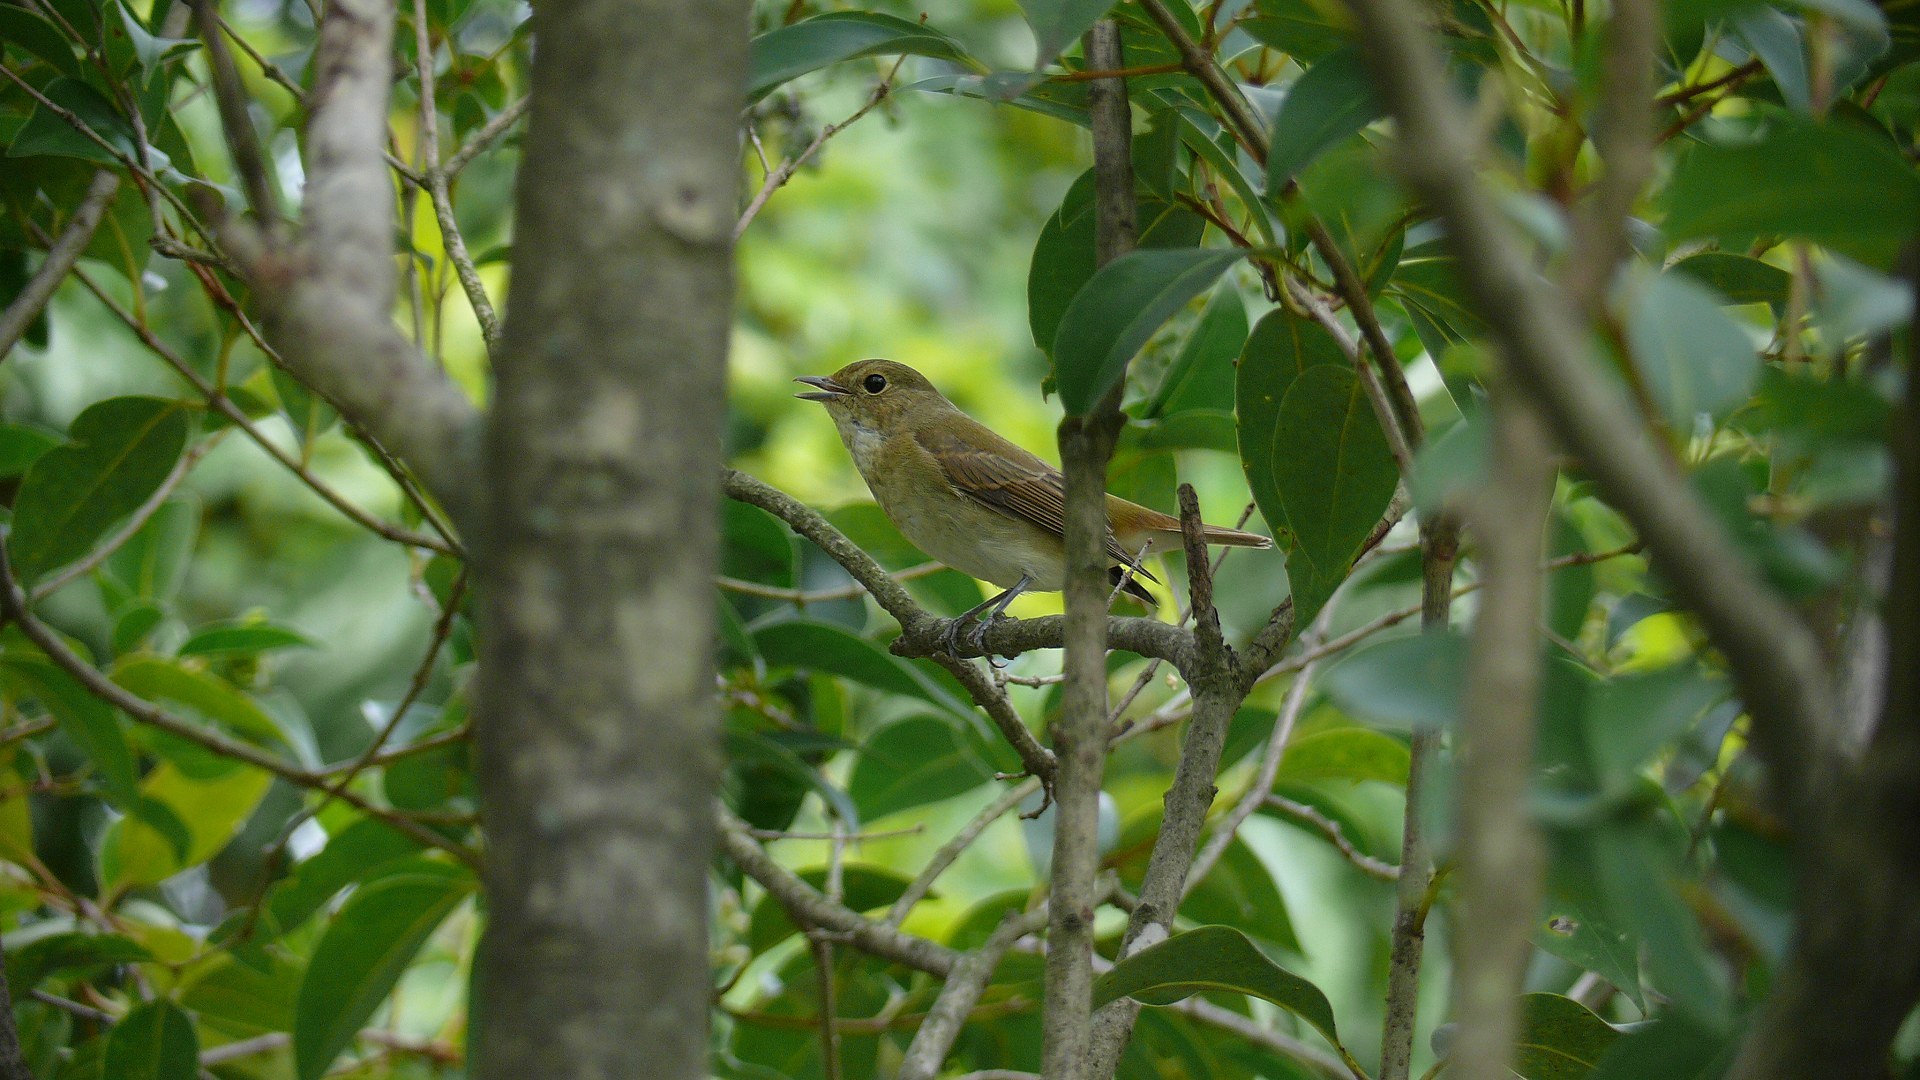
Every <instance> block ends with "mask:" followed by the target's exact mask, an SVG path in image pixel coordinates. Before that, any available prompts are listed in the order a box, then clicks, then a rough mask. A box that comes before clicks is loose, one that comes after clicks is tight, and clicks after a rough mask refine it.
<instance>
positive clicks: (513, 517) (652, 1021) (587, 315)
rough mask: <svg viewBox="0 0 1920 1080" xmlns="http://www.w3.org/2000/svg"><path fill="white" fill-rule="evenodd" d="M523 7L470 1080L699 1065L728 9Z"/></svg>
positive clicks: (485, 687) (727, 288)
mask: <svg viewBox="0 0 1920 1080" xmlns="http://www.w3.org/2000/svg"><path fill="white" fill-rule="evenodd" d="M538 23H539V39H538V40H539V47H538V49H537V52H536V61H535V65H534V72H533V103H532V119H531V122H530V124H531V126H530V129H529V134H528V137H527V144H526V162H525V165H524V166H523V168H522V169H521V172H520V177H519V188H518V192H517V197H518V210H517V215H518V216H517V219H516V226H515V231H516V239H515V251H514V264H513V266H514V288H513V290H512V294H511V296H510V299H509V304H508V308H507V332H506V338H505V349H504V353H503V358H502V360H501V362H500V363H499V364H498V366H497V368H496V378H497V382H496V388H495V395H494V397H495V403H494V408H493V412H492V416H491V420H490V425H489V431H488V441H487V472H488V475H489V477H490V479H491V482H492V493H491V498H490V500H489V504H488V505H486V506H484V507H482V508H481V510H480V512H479V513H478V514H477V515H476V518H477V520H478V521H479V522H480V524H481V528H482V535H481V536H480V537H478V538H477V540H478V543H477V544H476V545H475V547H476V560H477V569H478V571H479V581H480V587H481V592H480V596H481V601H482V604H483V605H484V606H483V612H482V619H483V623H484V630H485V632H484V635H483V638H482V642H483V644H482V648H483V654H484V655H483V657H482V663H481V670H482V673H483V674H482V679H483V683H482V686H481V697H480V702H481V706H480V720H479V728H478V740H479V754H480V774H481V781H482V783H483V785H484V788H485V791H486V810H485V814H486V820H485V825H486V828H487V835H488V843H489V850H488V853H487V878H488V881H487V884H488V897H489V904H490V907H489V911H488V917H489V923H488V928H487V934H486V939H485V942H484V944H483V947H482V950H481V958H480V964H481V967H480V986H479V1001H478V1007H477V1010H476V1012H477V1015H476V1017H475V1024H476V1026H477V1029H478V1031H477V1047H478V1054H477V1063H476V1064H477V1073H476V1075H478V1076H481V1077H487V1078H508V1077H511V1078H514V1080H525V1078H533V1077H567V1078H569V1080H573V1078H589V1077H600V1078H606V1080H618V1078H625V1077H637V1076H646V1077H657V1078H661V1080H670V1078H679V1077H704V1076H705V1075H706V1074H707V1067H706V1066H707V1061H706V1058H707V1038H706V1031H707V1015H708V997H709V994H710V986H709V983H708V963H707V903H706V878H707V867H708V864H709V860H710V854H709V853H710V852H711V850H712V846H713V834H712V833H713V824H712V822H713V811H712V799H713V796H714V792H715V790H716V787H717V779H718V772H719V764H720V759H719V753H718V740H717V728H716V713H715V707H714V704H713V652H712V636H713V624H714V610H713V593H712V588H713V585H712V581H713V574H714V572H715V569H716V562H717V559H716V549H717V542H718V536H717V527H716V516H715V515H716V505H717V501H718V497H719V480H720V467H721V440H720V432H721V430H722V427H723V419H724V404H725V397H724V395H725V352H726V341H727V330H728V325H729V321H730V316H731V305H732V277H731V252H730V246H731V236H732V226H733V220H734V213H735V207H736V198H737V196H736V192H735V187H736V182H737V176H738V162H737V138H736V131H737V128H738V119H739V110H740V108H741V104H742V101H743V90H742V88H743V86H744V71H745V66H746V29H747V10H746V5H745V4H744V3H740V2H737V0H727V2H718V3H702V4H680V3H670V2H665V0H553V2H550V3H543V4H542V5H541V6H540V10H539V14H538Z"/></svg>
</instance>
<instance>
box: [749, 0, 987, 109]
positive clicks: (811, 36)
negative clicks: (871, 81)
mask: <svg viewBox="0 0 1920 1080" xmlns="http://www.w3.org/2000/svg"><path fill="white" fill-rule="evenodd" d="M903 54H904V55H910V56H931V57H936V58H938V59H942V60H955V61H963V62H964V61H966V60H967V53H966V50H965V49H964V48H962V47H961V45H960V43H959V42H957V41H955V40H954V39H952V38H950V37H948V36H947V35H945V34H943V33H941V32H940V31H938V30H935V29H933V28H932V27H930V26H925V25H922V24H920V23H917V22H911V21H909V20H906V19H902V18H900V17H898V16H895V15H886V14H882V13H880V12H876V11H836V12H828V13H827V14H824V15H815V16H814V17H812V18H810V19H802V20H800V21H799V22H797V23H794V24H792V25H791V26H782V27H780V28H778V29H775V30H770V31H768V32H767V33H764V34H761V35H760V36H759V37H756V38H754V39H753V47H752V52H751V54H750V59H749V62H748V75H747V100H749V101H758V100H759V99H760V98H762V97H765V96H766V95H767V94H768V93H769V92H771V91H772V90H773V89H774V88H775V87H777V86H779V85H780V84H781V83H784V82H787V81H788V80H790V79H796V78H799V77H800V76H802V75H805V74H806V73H808V72H810V71H818V70H819V69H821V68H823V67H826V66H827V65H829V64H837V63H840V62H841V61H843V60H853V59H857V58H859V57H862V56H881V55H885V56H895V55H903Z"/></svg>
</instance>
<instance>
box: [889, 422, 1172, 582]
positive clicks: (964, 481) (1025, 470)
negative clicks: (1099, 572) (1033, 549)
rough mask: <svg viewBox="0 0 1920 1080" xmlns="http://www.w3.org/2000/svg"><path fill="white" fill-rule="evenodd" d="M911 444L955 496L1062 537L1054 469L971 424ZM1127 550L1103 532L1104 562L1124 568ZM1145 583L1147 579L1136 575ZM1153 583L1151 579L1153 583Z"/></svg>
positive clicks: (1060, 493) (1060, 483) (1061, 488)
mask: <svg viewBox="0 0 1920 1080" xmlns="http://www.w3.org/2000/svg"><path fill="white" fill-rule="evenodd" d="M913 437H914V440H915V441H916V442H918V443H919V444H920V446H921V447H922V448H923V449H925V450H926V451H927V452H928V453H929V454H931V455H933V459H934V460H935V461H937V462H939V463H940V469H941V471H942V472H944V473H945V474H946V477H947V482H948V483H950V484H952V485H953V486H954V489H955V490H956V491H959V492H960V493H961V494H962V495H965V496H967V497H968V498H971V499H973V500H975V501H977V502H979V503H981V504H982V505H984V506H987V507H990V508H991V509H994V510H997V511H999V512H1000V513H1002V514H1005V515H1007V516H1008V517H1010V518H1014V519H1016V520H1020V521H1026V522H1029V523H1031V524H1034V525H1038V526H1039V527H1040V528H1042V529H1045V530H1047V531H1048V532H1050V533H1052V534H1054V535H1055V536H1064V535H1066V517H1065V513H1066V502H1067V482H1066V478H1065V477H1063V476H1061V475H1060V470H1058V469H1056V468H1054V467H1053V466H1051V465H1049V464H1047V463H1046V462H1044V461H1041V460H1040V459H1039V458H1037V457H1035V456H1033V455H1032V454H1030V453H1028V452H1027V451H1025V450H1022V449H1021V448H1020V447H1018V446H1015V445H1014V444H1013V443H1010V442H1008V441H1007V440H1005V439H1003V438H1001V437H1000V436H998V435H996V434H994V433H993V432H992V431H991V430H990V429H988V428H986V427H985V426H984V425H977V426H976V427H975V428H973V429H972V430H971V431H969V432H968V434H967V436H966V437H962V436H960V435H958V434H956V433H954V432H952V431H950V430H933V431H924V430H923V431H917V432H915V433H914V436H913ZM1134 554H1135V553H1134V552H1131V551H1127V550H1125V549H1124V548H1122V547H1121V546H1120V542H1119V541H1118V540H1116V539H1115V538H1114V535H1113V530H1112V529H1111V528H1109V529H1108V530H1107V557H1108V558H1110V559H1112V560H1113V561H1114V562H1116V563H1119V564H1121V565H1122V566H1125V565H1127V564H1128V563H1130V562H1132V561H1133V558H1134ZM1140 573H1141V574H1143V575H1145V576H1146V577H1148V578H1149V579H1152V575H1151V574H1147V573H1146V571H1144V570H1142V571H1140ZM1154 580H1157V579H1154Z"/></svg>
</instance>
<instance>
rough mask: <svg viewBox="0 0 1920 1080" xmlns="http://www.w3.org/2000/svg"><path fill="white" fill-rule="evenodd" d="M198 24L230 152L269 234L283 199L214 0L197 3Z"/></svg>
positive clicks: (250, 202)
mask: <svg viewBox="0 0 1920 1080" xmlns="http://www.w3.org/2000/svg"><path fill="white" fill-rule="evenodd" d="M193 11H194V15H195V16H196V19H195V21H196V22H198V23H199V24H200V40H201V42H202V43H203V44H204V45H205V46H206V48H207V66H208V68H209V69H210V70H211V71H212V73H213V100H214V103H215V104H216V105H217V106H218V107H219V109H220V126H221V128H222V129H224V130H225V132H226V135H227V150H228V152H229V153H231V154H232V155H233V168H234V171H235V172H237V173H239V174H240V183H241V186H242V187H243V188H244V189H245V190H246V193H247V204H248V205H249V206H251V207H252V208H253V214H254V217H256V218H257V219H259V221H260V223H261V226H262V227H263V228H265V229H266V230H267V231H268V232H274V231H277V229H278V228H279V223H280V200H279V197H278V196H277V195H276V194H275V192H274V190H273V182H272V180H271V179H270V177H269V176H268V174H267V160H266V155H265V154H263V153H261V150H260V135H259V133H258V132H256V131H254V129H253V119H252V117H251V116H250V115H249V114H248V111H247V94H246V88H245V87H244V86H243V85H241V82H240V73H239V72H238V71H237V70H235V69H234V66H233V54H232V53H230V52H228V51H227V38H226V35H225V34H222V33H221V32H220V31H221V21H220V12H219V9H218V6H217V4H216V3H215V2H214V0H194V3H193Z"/></svg>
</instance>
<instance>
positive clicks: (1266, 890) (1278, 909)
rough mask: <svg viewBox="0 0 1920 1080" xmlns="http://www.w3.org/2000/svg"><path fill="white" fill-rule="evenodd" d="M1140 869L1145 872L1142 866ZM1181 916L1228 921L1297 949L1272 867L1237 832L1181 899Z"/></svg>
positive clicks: (1291, 925)
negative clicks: (1187, 893) (1211, 866)
mask: <svg viewBox="0 0 1920 1080" xmlns="http://www.w3.org/2000/svg"><path fill="white" fill-rule="evenodd" d="M1144 862H1145V860H1142V863H1143V864H1144ZM1141 869H1142V872H1143V873H1144V871H1145V867H1144V865H1143V866H1142V868H1141ZM1180 917H1181V918H1182V919H1190V920H1192V921H1193V922H1196V923H1210V924H1219V925H1223V926H1231V927H1234V928H1235V929H1238V930H1244V931H1245V932H1247V933H1249V934H1252V935H1254V936H1256V937H1258V938H1260V939H1261V940H1262V941H1267V942H1271V943H1272V944H1275V945H1278V946H1279V947H1281V948H1283V949H1290V950H1292V951H1293V952H1296V953H1298V952H1300V951H1301V950H1300V939H1299V937H1298V936H1296V935H1295V933H1294V929H1293V917H1292V915H1291V914H1290V913H1289V912H1288V911H1287V901H1286V897H1284V896H1282V895H1281V894H1280V889H1279V886H1277V885H1276V884H1274V880H1273V872H1272V871H1271V870H1268V869H1267V865H1266V864H1265V863H1263V862H1261V861H1260V856H1258V855H1256V854H1254V852H1253V848H1252V847H1250V846H1248V845H1247V843H1246V842H1245V841H1244V840H1241V839H1240V838H1239V837H1235V838H1234V839H1233V840H1232V841H1231V842H1230V843H1228V844H1227V846H1226V848H1225V850H1223V851H1222V852H1221V853H1220V861H1219V862H1218V863H1215V864H1214V867H1213V870H1212V872H1210V873H1209V874H1207V876H1206V877H1205V878H1204V879H1203V880H1202V881H1201V882H1200V884H1199V885H1197V886H1195V887H1194V890H1193V893H1192V894H1191V895H1189V896H1188V897H1187V898H1186V900H1185V901H1183V902H1182V903H1181V904H1180Z"/></svg>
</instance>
